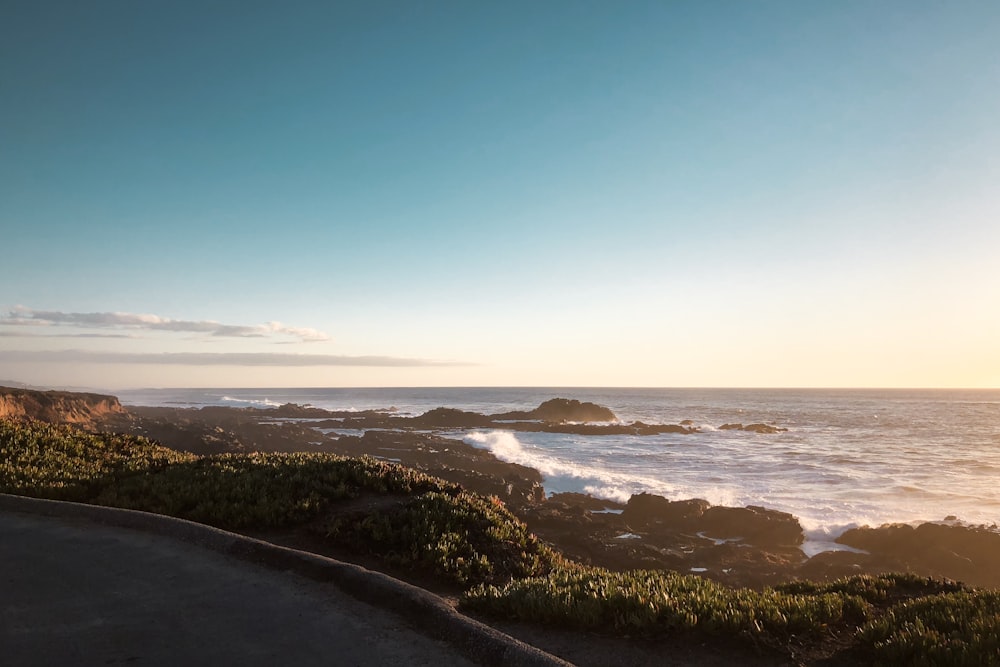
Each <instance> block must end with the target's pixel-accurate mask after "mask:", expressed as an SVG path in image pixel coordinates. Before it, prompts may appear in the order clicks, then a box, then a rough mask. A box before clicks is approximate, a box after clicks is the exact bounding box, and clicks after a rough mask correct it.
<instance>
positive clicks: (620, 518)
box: [100, 399, 1000, 587]
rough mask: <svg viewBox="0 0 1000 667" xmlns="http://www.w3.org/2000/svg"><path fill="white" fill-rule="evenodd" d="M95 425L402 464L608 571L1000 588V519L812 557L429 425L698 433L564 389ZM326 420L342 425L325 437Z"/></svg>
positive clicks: (790, 528)
mask: <svg viewBox="0 0 1000 667" xmlns="http://www.w3.org/2000/svg"><path fill="white" fill-rule="evenodd" d="M595 419H600V422H598V423H595ZM100 427H101V428H105V429H112V430H116V431H122V432H129V433H135V434H141V435H146V436H148V437H151V438H153V439H155V440H158V441H160V442H161V443H163V444H165V445H167V446H169V447H172V448H175V449H181V450H184V451H190V452H193V453H197V454H214V453H224V452H242V451H252V450H259V451H276V452H292V451H323V452H329V453H334V454H341V455H347V456H361V455H369V456H374V457H377V458H382V459H386V460H389V461H393V462H398V463H401V464H403V465H406V466H410V467H413V468H417V469H419V470H421V471H424V472H427V473H428V474H431V475H434V476H437V477H441V478H443V479H446V480H448V481H452V482H456V483H459V484H461V485H462V486H463V487H465V488H467V489H470V490H472V491H475V492H477V493H481V494H486V495H495V496H497V497H499V498H500V499H501V500H503V501H504V502H505V503H506V504H507V505H508V507H510V509H511V510H512V511H514V512H515V513H516V514H517V515H518V516H519V517H520V518H521V519H522V520H524V521H525V522H526V523H527V525H528V527H529V528H530V529H531V530H532V531H533V532H534V533H535V534H537V535H538V536H539V537H540V538H542V539H543V540H545V541H547V542H549V543H550V544H552V545H553V546H555V547H556V548H558V549H559V550H560V551H562V552H563V553H565V554H566V555H567V556H569V557H571V558H573V559H575V560H578V561H580V562H582V563H586V564H592V565H597V566H601V567H605V568H609V569H612V570H626V569H668V570H674V571H679V572H689V573H695V574H699V575H700V576H704V577H708V578H712V579H715V580H717V581H721V582H724V583H727V584H731V585H734V586H751V587H760V586H765V585H773V584H777V583H782V582H787V581H791V580H796V579H808V580H816V581H826V580H832V579H837V578H840V577H844V576H849V575H853V574H861V573H870V574H877V573H881V572H888V571H898V572H911V573H914V574H918V575H921V576H931V577H937V578H947V579H953V580H958V581H962V582H964V583H966V584H970V585H974V586H986V587H997V586H1000V566H998V564H997V562H996V557H995V555H996V554H997V553H1000V533H998V532H997V531H996V530H995V527H989V528H988V527H970V526H964V525H960V524H958V523H957V522H945V521H942V522H940V523H925V524H922V525H920V526H907V525H886V526H878V527H865V528H858V529H853V530H849V531H847V532H846V533H844V534H843V535H841V536H840V537H839V538H837V540H836V541H837V543H838V545H840V548H839V550H836V551H824V552H821V553H818V554H815V555H812V556H811V557H810V556H808V555H807V554H806V553H805V552H803V550H802V548H801V546H802V543H803V541H804V537H803V531H802V526H801V525H800V524H799V522H798V519H796V518H795V517H794V516H792V515H791V514H787V513H784V512H779V511H776V510H772V509H766V508H763V507H756V506H749V507H721V506H712V505H710V504H709V503H708V502H707V501H705V500H701V499H684V500H668V499H666V498H662V497H659V496H655V495H650V494H639V495H635V496H632V498H630V499H629V501H628V502H627V503H624V504H622V503H616V502H614V501H610V500H604V499H600V498H593V497H590V496H586V495H581V494H567V493H564V494H557V495H553V496H551V497H546V493H545V490H544V488H543V486H542V476H541V474H540V473H539V472H538V471H537V470H534V469H532V468H528V467H525V466H521V465H517V464H514V463H507V462H504V461H500V460H499V459H497V458H496V457H495V456H493V455H492V454H491V453H490V452H488V451H485V450H482V449H478V448H476V447H473V446H471V445H469V444H467V443H465V442H462V441H461V440H457V439H455V438H449V437H443V436H441V435H438V434H436V433H434V432H433V431H435V430H437V429H448V430H453V429H482V428H495V429H507V430H515V431H518V430H521V431H546V432H556V433H578V434H587V435H590V434H598V433H615V434H617V433H632V434H638V435H642V434H652V433H665V432H672V433H684V432H693V429H694V427H693V425H691V424H690V423H688V424H684V423H682V424H642V423H640V422H636V423H633V424H621V423H618V422H617V421H616V419H615V417H614V415H613V413H611V411H610V410H607V409H606V408H601V406H595V405H594V404H587V403H579V402H577V401H571V400H568V399H553V400H552V401H547V402H546V403H543V404H542V405H541V406H539V408H537V409H536V410H533V411H528V412H518V413H504V414H496V415H481V414H478V413H474V412H464V411H460V410H454V409H450V408H438V409H435V410H431V411H429V412H427V413H424V414H422V415H418V416H412V417H408V416H400V415H398V414H396V413H395V410H394V409H391V408H386V409H384V410H370V411H366V412H362V413H359V412H333V411H327V410H321V409H319V408H312V407H308V406H298V405H294V404H288V405H284V406H281V407H278V408H226V407H205V408H201V409H194V408H183V409H182V408H133V407H130V408H126V409H125V410H124V412H123V413H115V414H112V415H109V416H107V417H106V418H104V419H103V420H102V422H101V424H100ZM722 428H729V429H733V428H739V429H744V430H748V431H753V432H757V433H773V432H777V431H778V430H780V429H779V428H778V427H775V426H772V425H768V424H750V425H742V424H726V425H723V427H722ZM317 429H324V430H328V431H329V430H331V429H335V431H332V432H327V433H325V434H324V433H323V432H321V431H319V430H317ZM623 429H625V430H623ZM343 431H358V432H360V433H361V434H360V435H353V434H352V435H348V434H343V433H342V432H343Z"/></svg>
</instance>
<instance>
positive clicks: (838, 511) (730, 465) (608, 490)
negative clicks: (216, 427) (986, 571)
mask: <svg viewBox="0 0 1000 667" xmlns="http://www.w3.org/2000/svg"><path fill="white" fill-rule="evenodd" d="M557 396H561V397H566V398H576V399H579V400H582V401H593V402H595V403H599V404H601V405H605V406H607V407H609V408H611V409H612V410H613V411H614V412H615V414H616V415H618V417H619V419H620V420H622V421H625V422H631V421H634V420H641V421H644V422H647V423H667V424H675V423H678V422H680V421H682V420H686V419H690V420H692V421H693V422H694V423H695V424H696V425H698V426H699V428H700V429H701V430H700V432H699V433H694V434H691V435H681V434H665V435H659V436H580V435H565V434H551V433H514V432H510V431H504V430H478V431H471V432H460V433H454V434H453V435H454V436H455V437H459V438H463V439H464V440H465V441H466V442H468V443H470V444H473V445H476V446H478V447H484V448H488V449H489V450H491V451H492V452H493V453H494V454H495V455H496V456H498V457H499V458H501V459H504V460H507V461H512V462H516V463H521V464H524V465H528V466H531V467H534V468H537V469H538V470H539V471H540V472H541V473H542V474H543V475H544V476H545V487H546V490H547V491H549V492H556V491H582V492H586V493H591V494H593V495H595V496H599V497H604V498H610V499H614V500H620V501H624V500H627V499H628V497H629V496H630V495H631V494H633V493H639V492H643V491H648V492H651V493H657V494H660V495H663V496H666V497H668V498H671V499H684V498H705V499H706V500H708V501H709V502H711V503H713V504H720V505H733V506H743V505H751V504H752V505H763V506H765V507H769V508H773V509H778V510H782V511H786V512H791V513H792V514H794V515H795V516H797V517H799V520H800V522H801V523H802V525H803V527H804V528H805V530H806V533H807V536H808V537H809V538H810V540H813V541H816V542H827V541H829V540H830V539H832V538H833V537H836V536H837V535H839V534H840V533H842V532H843V531H844V530H846V529H847V528H850V527H852V526H858V525H880V524H883V523H889V522H905V523H916V522H921V521H940V520H943V519H945V518H946V517H954V518H956V519H957V520H960V521H962V522H965V523H969V524H977V525H978V524H987V525H992V524H996V523H1000V390H819V389H816V390H798V389H796V390H792V389H596V388H586V389H583V388H534V387H533V388H467V389H464V388H445V389H441V388H434V389H410V388H401V389H169V390H167V389H157V390H136V391H125V392H119V397H120V399H121V400H122V402H123V403H125V404H126V405H172V406H177V407H199V406H203V405H231V406H267V405H275V406H276V405H280V404H282V403H287V402H293V403H300V404H306V403H307V404H312V405H315V406H317V407H322V408H328V409H335V410H363V409H368V408H388V407H395V408H396V409H397V410H398V412H399V414H409V415H416V414H421V413H423V412H425V411H427V410H430V409H432V408H435V407H439V406H447V407H454V408H459V409H463V410H472V411H475V412H482V413H496V412H504V411H508V410H523V409H531V408H533V407H536V406H537V405H538V404H539V403H541V402H542V401H544V400H547V399H549V398H553V397H557ZM731 422H741V423H743V424H751V423H756V422H765V423H768V424H773V425H776V426H781V427H783V428H787V429H788V431H787V432H785V433H777V434H756V433H749V432H744V431H722V430H718V427H719V426H720V425H722V424H725V423H731Z"/></svg>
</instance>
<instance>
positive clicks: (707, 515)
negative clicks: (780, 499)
mask: <svg viewBox="0 0 1000 667" xmlns="http://www.w3.org/2000/svg"><path fill="white" fill-rule="evenodd" d="M699 525H700V527H701V529H702V531H703V532H704V533H705V534H707V535H710V536H711V537H713V538H736V537H739V538H741V541H743V542H748V543H750V544H754V545H757V546H781V547H783V546H795V545H799V544H802V542H803V541H804V539H805V538H804V536H803V535H802V526H801V525H800V524H799V520H798V519H796V518H795V517H794V516H793V515H791V514H789V513H788V512H779V511H778V510H772V509H766V508H764V507H758V506H756V505H749V506H747V507H719V506H716V507H709V508H708V509H706V510H705V512H704V513H703V514H702V516H701V517H700V521H699Z"/></svg>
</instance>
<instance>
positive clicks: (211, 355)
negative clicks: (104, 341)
mask: <svg viewBox="0 0 1000 667" xmlns="http://www.w3.org/2000/svg"><path fill="white" fill-rule="evenodd" d="M0 361H7V362H11V361H15V362H16V361H20V362H32V363H91V364H157V365H176V366H285V367H289V366H294V367H304V366H368V367H391V368H412V367H429V366H470V365H471V364H468V363H463V362H456V361H436V360H431V359H412V358H407V357H388V356H378V355H369V356H356V357H355V356H346V355H336V354H289V353H275V352H261V353H258V352H93V351H88V350H56V351H40V350H26V351H20V352H17V351H8V350H0Z"/></svg>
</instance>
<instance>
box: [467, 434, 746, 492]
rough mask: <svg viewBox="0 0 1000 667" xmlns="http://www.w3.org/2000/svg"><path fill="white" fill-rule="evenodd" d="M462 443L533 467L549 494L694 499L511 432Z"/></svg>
mask: <svg viewBox="0 0 1000 667" xmlns="http://www.w3.org/2000/svg"><path fill="white" fill-rule="evenodd" d="M464 440H465V442H467V443H468V444H470V445H473V446H474V447H479V448H480V449H488V450H489V451H490V452H492V453H493V455H494V456H496V457H497V458H498V459H500V460H501V461H507V462H508V463H518V464H520V465H523V466H528V467H530V468H534V469H535V470H537V471H538V472H540V473H541V474H542V477H543V483H544V485H545V490H546V491H547V492H548V493H550V494H551V493H560V492H577V493H586V494H590V495H591V496H594V497H595V498H605V499H608V500H614V501H617V502H621V503H624V502H627V501H628V499H629V498H630V497H632V496H633V495H634V494H637V493H655V494H657V495H661V496H664V497H667V498H678V497H684V498H689V497H694V496H690V495H689V496H684V495H683V492H682V491H681V490H680V489H678V488H677V487H676V486H674V485H673V484H671V483H669V482H666V481H664V480H662V479H657V478H656V477H649V476H646V475H638V474H635V473H629V472H619V471H614V470H607V469H606V468H602V467H597V466H595V465H588V464H586V463H575V462H570V461H566V460H564V459H560V458H558V457H556V456H553V455H551V454H547V453H545V452H544V451H542V450H541V449H540V448H538V447H535V446H533V445H525V444H523V443H522V442H521V441H520V440H518V439H517V436H515V435H514V433H512V432H511V431H472V432H470V433H467V434H465V436H464ZM679 494H680V495H679ZM696 495H697V497H699V498H705V499H706V500H708V501H709V502H710V503H712V504H713V505H724V504H727V503H731V502H732V501H733V500H734V499H735V497H736V494H735V493H734V492H732V491H730V490H728V489H724V488H708V489H700V490H699V492H698V493H697V494H696Z"/></svg>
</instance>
